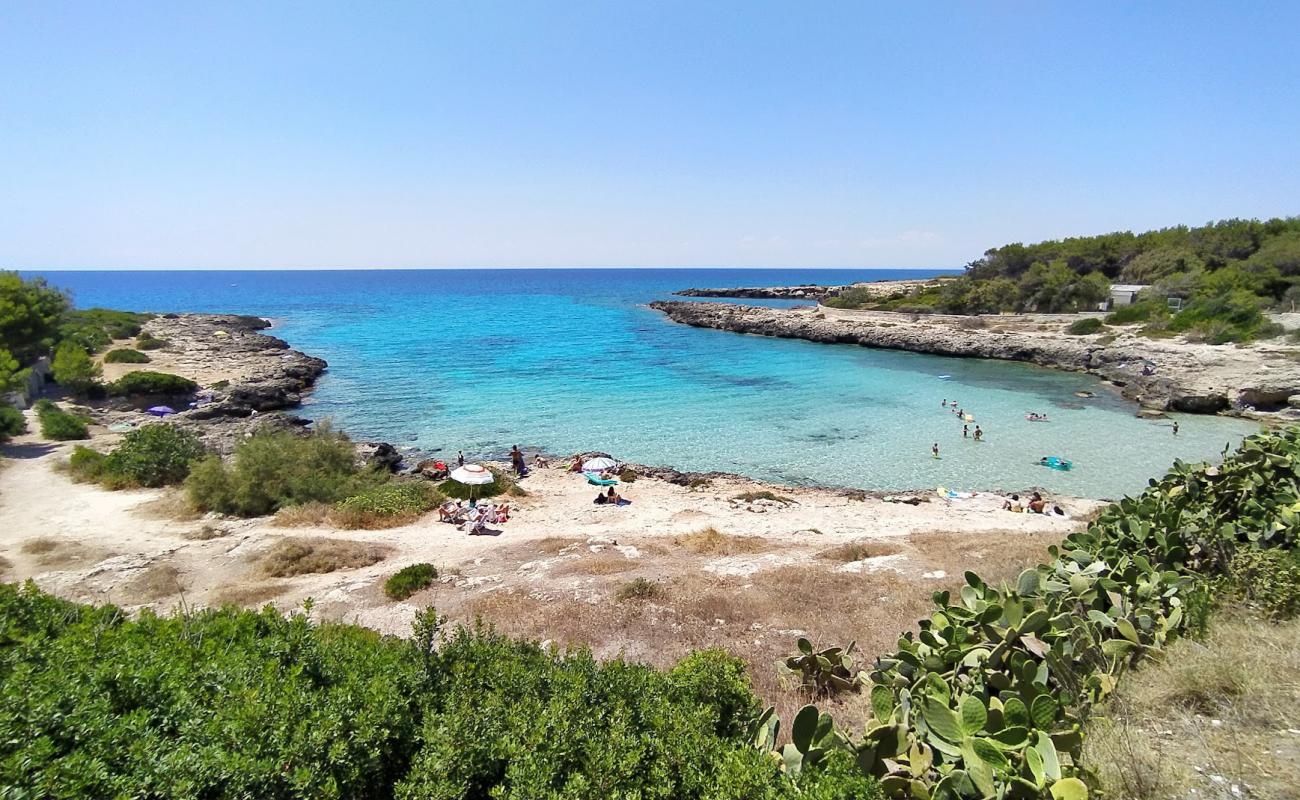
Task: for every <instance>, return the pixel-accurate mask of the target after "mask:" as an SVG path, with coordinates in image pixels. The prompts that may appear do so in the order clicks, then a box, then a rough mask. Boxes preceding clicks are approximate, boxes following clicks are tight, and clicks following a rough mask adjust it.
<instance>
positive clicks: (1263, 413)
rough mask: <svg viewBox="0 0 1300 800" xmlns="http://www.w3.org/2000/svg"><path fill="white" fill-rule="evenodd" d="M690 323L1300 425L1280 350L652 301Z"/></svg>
mask: <svg viewBox="0 0 1300 800" xmlns="http://www.w3.org/2000/svg"><path fill="white" fill-rule="evenodd" d="M650 307H651V308H654V309H656V310H658V311H661V312H663V313H664V314H665V315H666V316H667V317H668V318H669V319H671V320H673V321H674V322H679V323H682V324H685V325H692V326H695V327H701V328H714V329H717V330H724V331H732V332H735V333H748V334H757V335H760V336H776V337H781V338H789V339H806V340H808V341H813V342H824V343H829V344H855V345H860V346H863V347H878V348H885V349H890V350H906V351H909V352H915V353H928V354H931V355H942V356H956V357H962V358H996V359H1003V360H1007V361H1023V362H1028V363H1032V364H1038V365H1041V366H1045V367H1054V368H1058V369H1068V370H1074V371H1081V372H1089V373H1092V374H1094V375H1098V376H1100V377H1101V378H1103V379H1105V380H1107V381H1109V382H1110V383H1112V384H1114V385H1115V386H1117V387H1118V388H1119V389H1120V391H1121V392H1122V393H1123V395H1124V396H1125V397H1127V398H1129V399H1131V400H1133V401H1135V402H1137V403H1139V404H1141V405H1142V406H1143V407H1144V408H1145V409H1151V410H1160V411H1165V410H1168V411H1183V412H1189V413H1201V414H1215V413H1232V414H1238V415H1242V416H1251V417H1255V418H1259V419H1262V420H1282V419H1297V418H1300V358H1297V356H1298V355H1300V349H1297V348H1296V347H1295V346H1288V345H1287V344H1285V343H1283V342H1281V341H1279V342H1277V343H1269V342H1265V343H1256V344H1252V345H1249V346H1214V345H1207V344H1197V343H1191V342H1186V341H1180V340H1154V339H1148V338H1145V337H1141V336H1138V335H1137V334H1136V332H1135V331H1130V330H1126V329H1123V328H1113V329H1111V330H1109V331H1107V333H1106V334H1105V335H1091V336H1070V335H1067V334H1065V333H1064V327H1065V325H1064V324H1063V323H1062V321H1060V320H1056V321H1055V322H1054V324H1053V323H1052V322H1051V321H1045V320H1043V319H1042V318H1034V317H1025V318H1017V317H950V316H941V315H909V314H899V313H892V312H880V311H845V310H839V309H832V308H825V307H819V308H793V309H777V308H764V307H758V306H747V305H737V304H731V303H692V302H684V301H656V302H653V303H651V304H650Z"/></svg>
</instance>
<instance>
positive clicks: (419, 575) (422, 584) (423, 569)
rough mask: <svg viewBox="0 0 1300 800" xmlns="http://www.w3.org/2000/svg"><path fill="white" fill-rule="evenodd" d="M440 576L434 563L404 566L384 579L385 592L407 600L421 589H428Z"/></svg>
mask: <svg viewBox="0 0 1300 800" xmlns="http://www.w3.org/2000/svg"><path fill="white" fill-rule="evenodd" d="M437 577H438V570H437V569H435V568H434V566H433V565H432V564H412V565H410V566H409V567H402V568H401V569H399V570H398V571H397V572H395V573H393V574H392V575H390V576H389V578H388V580H386V581H384V594H386V595H388V596H389V597H390V598H391V599H393V600H405V599H406V598H408V597H410V596H411V595H413V594H415V593H416V592H418V591H420V590H421V589H426V588H428V587H429V585H430V584H432V583H433V582H434V580H436V579H437Z"/></svg>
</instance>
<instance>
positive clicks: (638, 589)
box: [614, 578, 664, 603]
mask: <svg viewBox="0 0 1300 800" xmlns="http://www.w3.org/2000/svg"><path fill="white" fill-rule="evenodd" d="M663 596H664V590H663V587H661V586H660V585H659V584H658V583H655V582H654V581H651V580H647V579H645V578H633V579H632V580H630V581H627V582H626V583H622V584H619V587H618V588H617V589H615V590H614V599H615V600H616V601H618V602H620V603H626V602H628V601H630V600H659V599H661V598H662V597H663Z"/></svg>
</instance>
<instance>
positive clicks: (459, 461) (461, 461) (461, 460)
mask: <svg viewBox="0 0 1300 800" xmlns="http://www.w3.org/2000/svg"><path fill="white" fill-rule="evenodd" d="M456 466H458V467H463V466H465V451H464V450H457V451H456Z"/></svg>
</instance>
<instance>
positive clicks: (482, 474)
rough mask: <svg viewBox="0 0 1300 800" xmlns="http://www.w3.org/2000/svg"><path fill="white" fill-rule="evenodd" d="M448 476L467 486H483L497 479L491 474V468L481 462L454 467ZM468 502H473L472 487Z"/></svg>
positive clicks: (471, 503)
mask: <svg viewBox="0 0 1300 800" xmlns="http://www.w3.org/2000/svg"><path fill="white" fill-rule="evenodd" d="M448 477H450V478H451V479H452V480H453V481H456V482H457V483H463V484H465V485H467V486H483V485H485V484H489V483H491V482H492V481H494V480H496V479H497V476H495V475H493V474H492V470H490V469H488V468H487V467H485V466H483V465H482V464H466V465H465V466H463V467H456V468H455V469H453V470H452V471H451V474H450V475H449V476H448ZM469 502H470V505H473V504H474V490H473V489H471V490H470V493H469Z"/></svg>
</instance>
